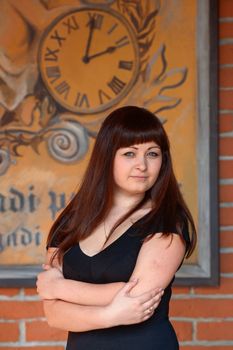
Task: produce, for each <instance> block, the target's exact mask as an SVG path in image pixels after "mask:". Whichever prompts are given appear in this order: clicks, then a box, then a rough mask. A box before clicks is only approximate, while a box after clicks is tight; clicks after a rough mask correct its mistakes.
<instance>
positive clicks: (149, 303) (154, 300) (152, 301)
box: [143, 294, 162, 309]
mask: <svg viewBox="0 0 233 350" xmlns="http://www.w3.org/2000/svg"><path fill="white" fill-rule="evenodd" d="M161 298H162V294H160V295H156V296H154V297H153V298H151V299H149V300H148V301H146V302H144V303H143V308H144V309H148V308H149V307H151V306H153V305H156V306H157V305H158V304H159V303H160V301H161Z"/></svg>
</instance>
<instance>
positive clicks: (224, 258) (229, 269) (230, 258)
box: [220, 253, 233, 309]
mask: <svg viewBox="0 0 233 350" xmlns="http://www.w3.org/2000/svg"><path fill="white" fill-rule="evenodd" d="M220 268H221V272H223V273H233V253H227V254H220ZM232 309H233V300H232Z"/></svg>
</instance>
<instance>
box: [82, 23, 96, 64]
mask: <svg viewBox="0 0 233 350" xmlns="http://www.w3.org/2000/svg"><path fill="white" fill-rule="evenodd" d="M89 28H90V30H89V36H88V39H87V45H86V49H85V54H84V56H83V62H84V63H88V62H89V55H88V54H89V50H90V46H91V41H92V37H93V33H94V28H95V19H94V18H92V19H91V20H90V23H89Z"/></svg>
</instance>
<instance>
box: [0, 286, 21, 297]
mask: <svg viewBox="0 0 233 350" xmlns="http://www.w3.org/2000/svg"><path fill="white" fill-rule="evenodd" d="M19 291H20V290H19V289H17V288H0V295H4V296H8V297H13V296H15V295H17V294H19Z"/></svg>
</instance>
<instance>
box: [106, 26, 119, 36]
mask: <svg viewBox="0 0 233 350" xmlns="http://www.w3.org/2000/svg"><path fill="white" fill-rule="evenodd" d="M117 27H118V23H114V24H113V26H112V27H111V28H110V29H109V30H108V32H107V33H108V34H111V33H112V32H113V31H114V30H115V29H116V28H117Z"/></svg>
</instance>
